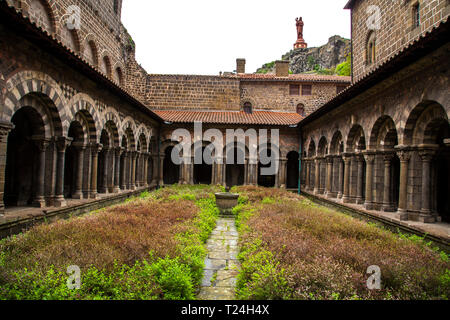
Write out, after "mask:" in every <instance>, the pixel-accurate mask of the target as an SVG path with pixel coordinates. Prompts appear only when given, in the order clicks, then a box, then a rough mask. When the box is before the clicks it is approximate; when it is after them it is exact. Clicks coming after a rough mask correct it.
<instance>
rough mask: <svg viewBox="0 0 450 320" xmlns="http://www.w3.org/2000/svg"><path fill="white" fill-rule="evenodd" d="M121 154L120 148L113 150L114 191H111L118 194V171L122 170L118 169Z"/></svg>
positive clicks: (121, 149)
mask: <svg viewBox="0 0 450 320" xmlns="http://www.w3.org/2000/svg"><path fill="white" fill-rule="evenodd" d="M122 152H123V148H121V147H117V148H116V149H115V150H114V156H115V161H114V189H113V192H114V193H119V192H120V170H121V169H122V168H121V167H120V156H121V155H122Z"/></svg>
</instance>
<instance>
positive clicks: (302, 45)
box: [294, 17, 308, 49]
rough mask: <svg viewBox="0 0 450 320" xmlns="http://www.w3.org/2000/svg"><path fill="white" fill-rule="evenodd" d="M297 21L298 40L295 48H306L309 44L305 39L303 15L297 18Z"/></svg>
mask: <svg viewBox="0 0 450 320" xmlns="http://www.w3.org/2000/svg"><path fill="white" fill-rule="evenodd" d="M295 21H296V22H297V42H296V43H294V49H304V48H307V47H308V44H307V43H306V42H305V40H304V39H303V26H304V25H305V23H304V22H303V20H302V17H300V18H296V19H295Z"/></svg>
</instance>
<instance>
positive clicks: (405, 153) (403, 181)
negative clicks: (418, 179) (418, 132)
mask: <svg viewBox="0 0 450 320" xmlns="http://www.w3.org/2000/svg"><path fill="white" fill-rule="evenodd" d="M396 149H397V156H398V158H399V159H400V194H399V199H398V211H397V216H398V218H399V219H400V220H408V207H407V200H408V170H409V160H410V159H411V152H410V151H409V150H408V149H407V148H405V147H402V146H398V147H396Z"/></svg>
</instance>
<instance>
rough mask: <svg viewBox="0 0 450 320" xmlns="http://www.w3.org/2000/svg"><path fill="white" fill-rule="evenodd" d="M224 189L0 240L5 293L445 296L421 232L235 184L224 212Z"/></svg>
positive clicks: (444, 275) (439, 267)
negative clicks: (374, 279)
mask: <svg viewBox="0 0 450 320" xmlns="http://www.w3.org/2000/svg"><path fill="white" fill-rule="evenodd" d="M222 191H224V188H223V187H222V186H211V185H197V186H185V185H174V186H170V187H165V188H161V189H158V190H156V191H153V192H148V191H145V192H142V193H141V194H140V195H138V196H135V197H132V198H130V199H128V200H126V201H125V202H123V203H120V204H117V205H114V206H110V207H106V208H104V209H100V210H96V211H93V212H90V213H88V214H85V215H82V216H79V217H72V218H69V219H66V220H59V221H56V222H52V223H44V224H41V225H38V226H34V227H32V228H31V229H30V230H28V231H26V232H23V233H21V234H19V235H16V236H12V237H9V238H6V239H3V240H1V241H0V266H1V268H0V299H12V300H29V299H32V300H93V299H98V300H117V299H126V300H196V299H208V300H215V299H219V300H222V299H227V300H232V299H237V300H274V299H275V300H279V299H283V300H323V299H324V300H333V299H335V300H341V299H344V300H359V299H374V300H379V299H380V300H381V299H383V300H384V299H395V300H397V299H407V300H409V299H433V300H434V299H438V300H442V299H448V295H449V293H450V281H449V279H450V278H449V277H450V269H449V267H450V262H449V260H448V258H449V257H448V254H447V253H445V252H444V251H441V250H439V248H436V247H435V246H434V245H433V244H432V243H431V242H428V241H425V240H423V238H420V237H417V236H411V235H406V234H402V233H393V232H391V231H388V230H386V229H385V228H383V227H381V226H380V225H375V224H373V223H367V222H364V221H362V220H359V219H356V218H353V217H350V216H348V215H346V214H343V213H341V212H339V211H337V210H334V209H330V208H326V207H324V206H321V205H319V204H317V203H314V202H312V201H310V200H308V199H307V198H305V197H302V196H299V195H297V194H295V193H292V192H288V191H286V190H281V189H276V188H264V187H255V186H242V187H234V188H232V190H231V192H235V193H237V194H239V200H238V205H237V206H235V207H234V209H233V215H231V216H226V217H224V216H221V214H220V211H219V209H218V208H217V206H216V202H215V197H214V193H216V192H222ZM373 266H376V267H378V268H379V270H380V276H381V278H380V279H381V283H380V288H379V289H376V288H375V289H374V288H373V287H371V286H370V285H369V282H370V281H369V280H370V279H369V277H370V276H371V275H370V274H368V273H367V272H368V268H369V267H373ZM77 268H78V270H79V272H80V274H79V275H80V277H79V279H78V280H77V278H76V277H73V278H72V276H73V274H72V271H69V270H76V269H77ZM77 281H78V282H77ZM69 282H70V284H71V285H72V286H70V285H68V283H69ZM77 286H78V287H77Z"/></svg>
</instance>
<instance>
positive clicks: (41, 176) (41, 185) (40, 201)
mask: <svg viewBox="0 0 450 320" xmlns="http://www.w3.org/2000/svg"><path fill="white" fill-rule="evenodd" d="M33 140H34V144H35V145H36V147H37V149H38V165H37V172H36V178H37V179H36V194H35V198H34V200H33V206H35V207H37V208H44V207H45V197H44V194H45V152H46V150H47V147H48V145H49V143H50V141H49V140H47V139H43V138H36V139H35V138H33Z"/></svg>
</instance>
